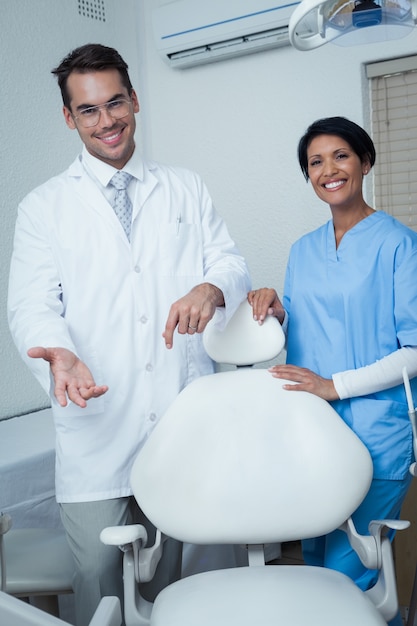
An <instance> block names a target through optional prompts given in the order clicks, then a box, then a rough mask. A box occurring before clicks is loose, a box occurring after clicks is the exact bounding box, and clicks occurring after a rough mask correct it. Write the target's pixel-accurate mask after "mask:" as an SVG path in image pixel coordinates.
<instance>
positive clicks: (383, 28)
mask: <svg viewBox="0 0 417 626" xmlns="http://www.w3.org/2000/svg"><path fill="white" fill-rule="evenodd" d="M416 23H417V0H302V2H301V3H300V4H299V5H298V6H297V7H296V8H295V10H294V12H293V13H292V15H291V17H290V22H289V37H290V42H291V44H292V45H293V46H294V47H295V48H297V49H298V50H312V49H313V48H318V47H319V46H322V45H323V44H325V43H328V42H329V41H331V42H332V43H336V44H338V45H340V46H354V45H358V44H364V43H375V42H377V41H387V40H391V39H400V38H401V37H405V36H406V35H408V34H409V33H410V32H411V31H412V29H413V28H414V26H415V25H416Z"/></svg>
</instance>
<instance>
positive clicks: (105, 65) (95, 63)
mask: <svg viewBox="0 0 417 626" xmlns="http://www.w3.org/2000/svg"><path fill="white" fill-rule="evenodd" d="M109 69H115V70H117V71H118V72H119V74H120V77H121V79H122V83H123V85H124V86H125V87H126V89H127V91H128V93H129V96H130V95H131V93H132V89H133V87H132V83H131V82H130V78H129V74H128V72H127V70H128V65H127V63H126V62H125V61H124V60H123V59H122V57H121V56H120V54H119V53H118V52H117V50H115V49H114V48H109V47H107V46H103V45H101V44H98V43H89V44H86V45H85V46H80V47H79V48H76V49H75V50H73V51H72V52H70V53H69V54H68V55H67V56H66V57H65V58H64V59H62V61H61V63H60V64H59V65H58V67H56V68H55V69H53V70H52V74H54V75H55V76H56V77H57V79H58V85H59V88H60V89H61V95H62V101H63V103H64V105H65V106H66V107H68V108H69V109H71V106H70V96H69V93H68V89H67V81H68V76H69V75H70V74H71V73H72V72H77V73H79V74H87V73H88V72H101V71H104V70H109Z"/></svg>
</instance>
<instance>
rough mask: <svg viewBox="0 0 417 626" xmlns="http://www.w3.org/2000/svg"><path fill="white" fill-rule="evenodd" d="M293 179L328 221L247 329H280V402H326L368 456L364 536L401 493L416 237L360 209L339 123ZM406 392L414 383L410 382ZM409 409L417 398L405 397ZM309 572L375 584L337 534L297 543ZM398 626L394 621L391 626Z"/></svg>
mask: <svg viewBox="0 0 417 626" xmlns="http://www.w3.org/2000/svg"><path fill="white" fill-rule="evenodd" d="M298 158H299V162H300V166H301V170H302V172H303V174H304V176H305V178H306V180H307V181H310V182H311V184H312V186H313V189H314V191H315V193H316V194H317V196H318V197H319V198H320V199H321V200H323V201H324V202H326V203H327V204H328V205H329V207H330V211H331V215H332V218H331V219H330V220H329V221H328V222H327V223H326V224H324V225H323V226H321V227H320V228H318V229H317V230H315V231H313V232H311V233H308V234H307V235H305V236H303V237H301V239H299V240H298V241H297V242H296V243H295V244H294V245H293V246H292V248H291V252H290V257H289V261H288V266H287V272H286V279H285V288H284V297H283V305H282V304H281V302H280V300H279V298H278V296H277V293H276V291H275V290H274V289H258V290H256V291H251V292H250V293H249V294H248V300H249V302H250V303H251V304H252V306H253V313H254V318H255V319H256V320H257V321H258V322H259V323H262V322H263V320H264V319H265V317H266V316H267V315H274V316H276V317H277V318H278V319H279V320H280V322H281V323H282V324H283V326H284V327H286V332H287V363H286V364H285V365H276V366H274V367H272V368H271V370H270V371H271V373H272V376H274V377H276V378H284V379H288V380H291V381H294V383H295V384H292V385H288V384H287V385H284V387H285V388H286V389H288V391H289V392H296V391H298V390H302V391H308V392H310V393H313V394H316V395H318V396H320V397H321V398H324V399H325V400H328V401H329V402H330V403H331V404H332V406H333V407H334V408H335V410H336V411H337V412H338V413H339V415H340V416H341V417H342V418H343V420H344V421H345V422H346V423H347V424H348V425H349V426H350V427H351V428H352V430H353V431H354V432H355V433H356V434H357V435H358V436H359V438H360V439H361V440H362V441H363V442H364V444H365V445H366V446H367V448H368V449H369V451H370V453H371V456H372V459H373V464H374V476H373V482H372V485H371V488H370V490H369V493H368V495H367V497H366V498H365V500H364V502H363V503H362V504H361V506H360V507H359V509H358V510H357V511H356V512H355V514H354V515H353V519H354V522H355V525H356V528H357V530H358V531H359V532H360V533H362V534H368V524H369V522H370V521H371V520H372V519H384V518H398V517H399V515H400V511H401V506H402V503H403V501H404V498H405V496H406V493H407V489H408V487H409V484H410V480H411V476H410V473H409V466H410V464H411V463H412V460H413V457H412V455H413V452H412V431H411V425H410V421H409V417H408V411H407V410H408V407H407V402H406V397H405V392H404V388H403V385H402V370H403V367H404V366H406V367H407V371H408V374H409V377H410V378H411V379H413V378H414V377H415V376H417V233H415V232H414V231H412V230H410V229H409V228H407V227H406V226H404V225H403V224H401V223H400V222H398V221H397V220H395V219H394V218H393V217H391V216H390V215H388V214H386V213H384V212H383V211H376V210H375V209H373V208H372V207H371V206H369V205H368V204H367V202H366V201H365V199H364V197H363V192H362V185H363V178H364V176H366V175H367V174H368V173H369V171H370V170H371V168H372V166H373V165H374V163H375V148H374V144H373V142H372V140H371V138H370V137H369V135H368V134H367V133H366V132H365V131H364V130H363V129H362V128H361V127H360V126H358V125H357V124H355V123H354V122H351V121H350V120H347V119H345V118H342V117H331V118H325V119H321V120H317V121H316V122H314V123H313V124H311V126H310V127H309V128H308V129H307V131H306V133H305V134H304V135H303V137H302V138H301V140H300V142H299V146H298ZM411 386H412V387H414V391H415V392H416V391H417V379H414V380H411ZM415 397H417V395H416V396H415ZM303 554H304V558H305V561H306V562H307V563H308V564H314V565H322V566H324V567H330V568H332V569H337V570H339V571H342V572H344V573H345V574H347V575H348V576H350V577H351V578H352V579H353V580H354V581H355V582H356V584H357V585H358V586H359V587H360V588H361V589H363V590H365V589H368V588H369V587H371V586H372V585H373V584H374V583H375V579H376V572H375V571H373V570H367V569H366V568H364V566H363V565H362V564H361V562H360V560H359V558H358V557H357V555H356V553H355V552H354V551H353V550H352V549H351V547H350V545H349V543H348V541H347V537H346V535H345V533H343V532H342V531H335V532H333V533H331V534H330V535H327V536H326V537H320V538H318V539H313V540H309V541H306V542H304V543H303ZM390 624H391V625H392V626H394V625H395V626H397V625H398V626H401V625H402V621H401V618H400V616H399V615H398V616H397V618H395V619H394V620H392V621H391V622H390Z"/></svg>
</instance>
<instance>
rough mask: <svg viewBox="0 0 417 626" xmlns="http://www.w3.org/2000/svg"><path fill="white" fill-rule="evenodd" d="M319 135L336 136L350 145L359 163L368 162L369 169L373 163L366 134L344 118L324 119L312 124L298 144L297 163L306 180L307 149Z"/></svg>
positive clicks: (369, 139) (373, 153)
mask: <svg viewBox="0 0 417 626" xmlns="http://www.w3.org/2000/svg"><path fill="white" fill-rule="evenodd" d="M319 135H336V136H337V137H341V138H342V139H344V140H345V141H346V143H348V144H349V145H350V147H351V148H352V150H353V151H354V152H355V153H356V154H357V155H358V157H359V158H360V160H361V162H362V163H364V162H365V161H369V164H370V166H371V167H373V165H374V163H375V156H376V155H375V146H374V142H373V141H372V139H371V138H370V136H369V135H368V133H367V132H366V131H365V130H364V129H363V128H361V127H360V126H358V124H355V122H351V121H350V120H348V119H346V118H345V117H325V118H323V119H321V120H317V121H315V122H313V123H312V124H311V125H310V126H309V127H308V128H307V130H306V132H305V133H304V135H303V136H302V137H301V139H300V141H299V143H298V161H299V163H300V167H301V171H302V172H303V174H304V177H305V179H306V180H308V178H309V176H308V159H307V149H308V147H309V145H310V143H311V142H312V140H313V139H314V138H315V137H318V136H319Z"/></svg>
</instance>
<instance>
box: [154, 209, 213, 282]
mask: <svg viewBox="0 0 417 626" xmlns="http://www.w3.org/2000/svg"><path fill="white" fill-rule="evenodd" d="M158 244H159V245H158V250H159V252H158V258H159V261H160V267H161V274H162V275H163V276H196V275H198V276H201V275H202V272H203V247H202V243H201V231H200V229H199V228H198V227H197V225H196V224H188V223H184V222H182V221H181V220H180V219H177V220H176V221H175V222H170V223H166V224H160V227H159V242H158Z"/></svg>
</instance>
